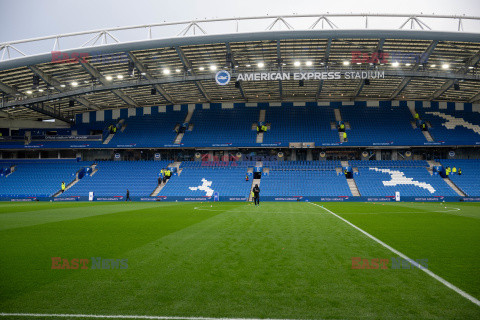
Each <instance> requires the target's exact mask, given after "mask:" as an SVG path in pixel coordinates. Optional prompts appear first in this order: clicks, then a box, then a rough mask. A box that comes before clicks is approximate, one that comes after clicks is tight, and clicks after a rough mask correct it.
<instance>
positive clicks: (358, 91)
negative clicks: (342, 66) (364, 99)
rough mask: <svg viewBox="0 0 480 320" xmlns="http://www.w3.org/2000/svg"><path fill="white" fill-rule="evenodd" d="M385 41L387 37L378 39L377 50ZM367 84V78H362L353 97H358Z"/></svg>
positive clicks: (380, 48)
mask: <svg viewBox="0 0 480 320" xmlns="http://www.w3.org/2000/svg"><path fill="white" fill-rule="evenodd" d="M384 43H385V38H381V39H380V40H378V44H377V47H376V48H375V52H379V51H380V50H382V49H383V44H384ZM373 68H374V66H371V69H373ZM364 85H365V80H363V79H362V80H360V82H359V83H358V85H357V88H356V89H355V92H354V94H353V99H355V98H357V97H358V96H359V95H360V93H361V92H362V90H363V87H364Z"/></svg>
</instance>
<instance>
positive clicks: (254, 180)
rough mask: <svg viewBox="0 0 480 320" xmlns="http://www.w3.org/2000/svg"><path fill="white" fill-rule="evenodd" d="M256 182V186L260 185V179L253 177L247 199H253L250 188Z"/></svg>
mask: <svg viewBox="0 0 480 320" xmlns="http://www.w3.org/2000/svg"><path fill="white" fill-rule="evenodd" d="M256 184H258V186H259V187H260V179H253V180H252V187H251V188H250V192H249V194H248V201H253V197H252V189H253V187H255V185H256Z"/></svg>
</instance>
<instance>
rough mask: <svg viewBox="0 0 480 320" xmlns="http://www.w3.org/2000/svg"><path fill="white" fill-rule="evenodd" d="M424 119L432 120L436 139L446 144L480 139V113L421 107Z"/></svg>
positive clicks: (420, 112) (470, 142)
mask: <svg viewBox="0 0 480 320" xmlns="http://www.w3.org/2000/svg"><path fill="white" fill-rule="evenodd" d="M418 113H419V114H420V117H421V119H422V120H425V121H428V122H430V124H431V125H432V128H430V129H429V131H430V134H431V135H432V137H433V139H434V140H435V141H444V142H445V143H446V144H472V143H475V142H478V141H480V113H478V112H466V111H460V110H447V109H440V110H438V109H428V108H427V109H420V110H418Z"/></svg>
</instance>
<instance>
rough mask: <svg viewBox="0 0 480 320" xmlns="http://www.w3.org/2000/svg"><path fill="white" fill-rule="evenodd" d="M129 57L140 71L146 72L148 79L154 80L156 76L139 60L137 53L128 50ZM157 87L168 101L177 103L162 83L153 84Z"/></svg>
mask: <svg viewBox="0 0 480 320" xmlns="http://www.w3.org/2000/svg"><path fill="white" fill-rule="evenodd" d="M128 57H129V58H130V60H131V61H132V62H133V63H134V64H135V67H137V69H138V71H140V72H141V73H144V74H145V78H147V79H148V80H154V79H155V77H153V76H152V75H151V74H150V73H149V72H148V70H147V67H146V66H145V65H144V64H143V63H142V62H141V61H140V60H138V58H137V57H135V55H134V54H133V53H131V52H128ZM153 87H154V88H155V90H157V91H158V92H159V93H160V95H161V96H162V97H163V98H164V99H165V100H166V101H167V102H168V103H171V104H175V102H174V101H173V99H172V97H171V96H170V95H169V94H168V93H167V92H166V91H165V89H164V88H163V87H162V86H161V85H160V84H156V85H154V86H153Z"/></svg>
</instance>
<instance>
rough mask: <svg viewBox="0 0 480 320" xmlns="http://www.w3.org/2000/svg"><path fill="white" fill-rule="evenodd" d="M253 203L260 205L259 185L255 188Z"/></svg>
mask: <svg viewBox="0 0 480 320" xmlns="http://www.w3.org/2000/svg"><path fill="white" fill-rule="evenodd" d="M252 191H253V202H254V203H255V205H260V188H259V187H258V184H256V185H255V187H253V190H252Z"/></svg>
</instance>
